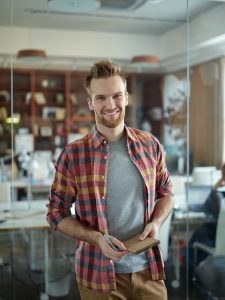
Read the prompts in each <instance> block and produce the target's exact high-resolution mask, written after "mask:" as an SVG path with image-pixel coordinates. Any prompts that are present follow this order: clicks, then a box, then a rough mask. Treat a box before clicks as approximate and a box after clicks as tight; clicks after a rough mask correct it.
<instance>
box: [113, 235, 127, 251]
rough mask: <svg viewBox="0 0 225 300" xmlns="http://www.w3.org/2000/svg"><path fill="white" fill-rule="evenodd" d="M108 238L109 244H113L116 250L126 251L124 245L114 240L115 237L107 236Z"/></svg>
mask: <svg viewBox="0 0 225 300" xmlns="http://www.w3.org/2000/svg"><path fill="white" fill-rule="evenodd" d="M109 238H110V240H111V242H112V243H113V244H114V245H116V247H117V248H119V249H120V250H122V251H123V250H124V251H126V250H127V249H126V247H125V246H124V244H123V243H122V242H121V241H119V240H118V239H116V238H115V237H113V236H109Z"/></svg>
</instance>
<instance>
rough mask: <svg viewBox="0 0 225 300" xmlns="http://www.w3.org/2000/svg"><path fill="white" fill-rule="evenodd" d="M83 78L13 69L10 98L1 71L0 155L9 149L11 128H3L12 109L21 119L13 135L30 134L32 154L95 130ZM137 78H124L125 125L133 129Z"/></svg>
mask: <svg viewBox="0 0 225 300" xmlns="http://www.w3.org/2000/svg"><path fill="white" fill-rule="evenodd" d="M85 76H86V73H85V72H70V71H61V70H60V71H55V70H54V71H53V70H30V69H25V70H24V69H14V70H13V81H12V90H13V93H12V95H10V94H11V93H10V91H11V72H10V70H8V69H0V136H1V142H0V155H4V154H5V153H6V152H7V151H8V150H10V149H11V148H12V147H11V138H10V136H11V135H10V124H8V125H7V124H6V114H7V117H9V116H10V115H11V108H12V113H14V114H19V116H20V122H19V123H18V124H14V125H13V126H14V128H13V129H14V133H15V134H18V133H20V132H21V131H25V132H27V133H31V134H32V135H33V139H34V150H51V151H52V152H53V151H54V150H55V148H56V147H60V148H62V147H64V146H65V145H66V144H67V143H68V141H71V139H73V137H74V136H73V134H86V133H87V132H89V131H90V130H91V129H92V127H93V126H94V115H93V113H92V112H91V111H90V110H89V108H88V105H87V95H86V91H85V89H84V86H83V84H84V80H85ZM138 76H139V75H137V74H129V75H128V78H127V83H128V87H127V88H128V92H129V95H130V96H129V98H130V99H129V105H128V107H127V110H126V118H125V122H126V124H127V125H128V126H134V127H138V125H139V124H138V122H137V110H138V109H139V107H140V106H141V105H142V99H141V100H140V101H139V103H137V102H138V101H136V100H135V99H136V88H137V87H136V85H137V80H138ZM2 92H3V94H4V93H5V92H6V93H7V94H8V99H4V97H3V96H1V93H2ZM10 100H13V102H12V103H13V105H11V101H10ZM3 111H4V112H5V116H4V113H3Z"/></svg>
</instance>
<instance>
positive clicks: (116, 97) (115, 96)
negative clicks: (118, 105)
mask: <svg viewBox="0 0 225 300" xmlns="http://www.w3.org/2000/svg"><path fill="white" fill-rule="evenodd" d="M114 98H115V99H120V98H122V95H121V94H116V95H114Z"/></svg>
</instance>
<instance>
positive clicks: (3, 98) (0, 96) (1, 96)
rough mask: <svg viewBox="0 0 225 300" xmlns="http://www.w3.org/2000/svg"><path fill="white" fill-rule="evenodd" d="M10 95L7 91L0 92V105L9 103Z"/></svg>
mask: <svg viewBox="0 0 225 300" xmlns="http://www.w3.org/2000/svg"><path fill="white" fill-rule="evenodd" d="M9 99H10V94H9V92H8V91H5V90H2V91H0V103H1V102H9Z"/></svg>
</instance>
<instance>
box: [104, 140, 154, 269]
mask: <svg viewBox="0 0 225 300" xmlns="http://www.w3.org/2000/svg"><path fill="white" fill-rule="evenodd" d="M143 193H144V181H143V178H142V176H141V174H140V172H139V171H138V169H137V167H136V166H135V164H134V163H133V162H132V160H131V159H130V157H129V155H128V149H127V140H126V136H125V137H123V138H122V139H120V140H119V141H115V142H109V169H108V181H107V198H106V199H107V200H106V203H107V222H108V231H109V234H110V235H112V236H114V237H116V238H117V239H119V240H120V241H125V240H126V239H129V238H131V237H133V236H135V235H137V234H140V233H142V231H143V229H144V194H143ZM146 268H148V260H147V257H146V253H145V252H144V253H141V254H138V255H137V254H131V253H128V255H127V256H126V257H124V258H122V259H121V260H120V261H119V262H118V263H115V271H116V272H117V273H133V272H138V271H141V270H144V269H146Z"/></svg>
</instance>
